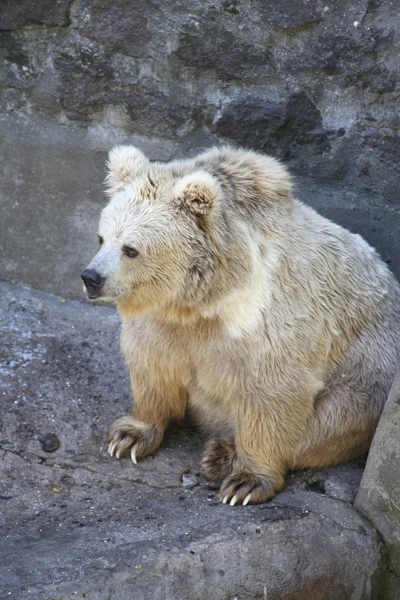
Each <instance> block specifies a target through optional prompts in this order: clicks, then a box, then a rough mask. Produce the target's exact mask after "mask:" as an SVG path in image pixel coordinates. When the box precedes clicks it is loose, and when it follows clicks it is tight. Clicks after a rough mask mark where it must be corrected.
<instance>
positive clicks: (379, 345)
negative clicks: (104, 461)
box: [82, 146, 400, 506]
mask: <svg viewBox="0 0 400 600" xmlns="http://www.w3.org/2000/svg"><path fill="white" fill-rule="evenodd" d="M106 187H107V194H108V196H109V197H110V200H109V203H108V204H107V205H106V206H105V208H104V209H103V211H102V213H101V217H100V225H99V233H98V237H99V242H100V249H99V251H98V253H97V254H96V255H95V257H94V258H93V260H92V262H91V263H90V264H89V266H88V267H87V269H85V271H84V272H83V273H82V279H83V282H84V284H83V285H84V290H85V292H86V294H87V296H88V298H89V299H91V300H96V299H98V298H102V299H107V300H111V301H113V302H115V303H116V306H117V308H118V311H119V313H120V315H121V320H122V332H121V345H122V349H123V352H124V355H125V359H126V363H127V365H128V368H129V373H130V378H131V384H132V391H133V396H134V408H133V411H132V413H131V414H130V415H128V416H123V417H121V418H119V419H117V420H116V421H115V423H114V424H113V425H111V428H110V430H109V437H108V442H109V446H108V451H109V454H110V455H111V457H116V458H117V459H119V458H120V457H122V456H124V455H127V454H129V453H130V456H131V459H132V461H133V463H135V464H136V463H137V460H138V459H141V458H143V457H145V456H146V455H148V454H150V453H153V452H155V451H156V450H157V448H158V447H159V446H160V444H161V441H162V439H163V435H164V432H165V430H166V428H167V426H168V424H169V423H170V421H171V420H176V419H182V418H183V417H184V415H185V413H186V410H187V409H189V411H190V412H191V413H192V414H193V415H194V417H195V418H196V420H197V421H198V422H199V424H200V426H201V427H202V428H203V430H204V431H205V432H207V435H208V441H207V442H206V445H205V451H204V455H203V458H202V461H201V473H202V475H203V477H204V478H205V480H206V482H207V483H208V484H209V485H210V486H214V487H218V488H219V497H220V500H221V501H222V502H223V503H224V504H227V503H229V504H230V505H231V506H234V505H239V504H241V505H247V504H256V503H260V502H265V501H268V500H269V499H271V498H272V497H273V496H274V495H275V494H276V493H277V492H279V491H280V490H281V489H282V488H283V487H284V484H285V475H286V473H287V472H288V471H289V470H291V469H299V468H315V467H326V466H329V465H334V464H338V463H341V462H346V461H349V460H351V459H355V458H357V457H360V456H362V455H364V454H366V453H367V451H368V448H369V445H370V442H371V439H372V437H373V434H374V431H375V428H376V425H377V423H378V420H379V417H380V414H381V412H382V409H383V407H384V404H385V399H386V396H387V393H388V391H389V388H390V386H391V382H392V380H393V379H394V376H395V373H396V370H397V367H398V364H399V360H400V286H399V284H398V283H397V281H396V280H395V278H394V276H393V275H392V274H391V272H390V271H389V269H388V268H387V266H386V264H385V263H384V262H383V261H382V260H381V259H380V257H379V256H378V254H377V253H376V252H375V250H374V249H373V248H372V247H371V246H370V245H369V244H368V243H367V242H366V241H364V239H363V238H362V237H360V235H358V234H353V233H350V232H349V231H347V230H346V229H344V228H342V227H341V226H339V225H337V224H334V223H333V222H331V221H329V220H328V219H326V218H324V217H322V216H321V215H319V214H318V213H317V212H316V211H315V210H313V209H312V208H311V207H309V206H308V205H306V204H304V203H302V202H300V201H298V200H297V199H295V198H294V197H293V194H292V182H291V177H290V175H289V173H288V171H287V170H286V168H285V167H284V166H283V165H282V164H281V163H280V162H279V161H278V160H276V159H274V158H271V157H268V156H264V155H262V154H259V153H256V152H253V151H250V150H244V149H240V148H233V147H229V146H228V147H216V148H212V149H209V150H207V151H204V152H203V153H201V154H199V155H198V156H196V157H195V158H190V159H185V160H174V161H172V162H166V163H162V162H151V161H150V160H149V159H148V158H147V157H146V156H145V154H144V153H143V152H141V151H140V150H139V149H138V148H135V147H133V146H117V147H115V148H114V149H112V150H111V152H110V154H109V159H108V175H107V178H106Z"/></svg>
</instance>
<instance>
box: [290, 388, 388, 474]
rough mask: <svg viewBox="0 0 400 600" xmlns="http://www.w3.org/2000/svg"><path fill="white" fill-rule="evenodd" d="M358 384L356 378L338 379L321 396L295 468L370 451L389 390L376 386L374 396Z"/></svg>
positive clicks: (343, 459)
mask: <svg viewBox="0 0 400 600" xmlns="http://www.w3.org/2000/svg"><path fill="white" fill-rule="evenodd" d="M357 387H358V386H355V385H354V382H352V381H349V382H343V383H338V384H337V385H336V386H334V387H333V388H332V389H331V390H330V391H329V392H328V393H325V394H323V395H322V396H321V397H320V398H319V399H318V400H317V404H316V406H315V409H314V413H313V415H312V416H311V417H310V420H309V422H308V424H307V428H306V431H305V433H304V436H303V439H302V441H301V443H300V445H299V448H298V451H297V453H296V460H295V468H300V469H305V468H318V467H327V466H330V465H335V464H340V463H345V462H348V461H350V460H355V459H356V458H360V457H362V456H363V455H365V454H367V452H368V449H369V446H370V444H371V441H372V438H373V435H374V432H375V429H376V426H377V424H378V421H379V415H380V412H381V409H382V407H383V398H384V396H385V393H384V392H383V391H382V390H380V389H378V387H376V388H375V390H373V391H372V390H371V394H372V393H373V394H374V396H375V397H374V398H372V397H371V394H369V393H367V392H365V391H362V390H361V389H360V388H358V389H357ZM377 396H379V397H380V399H379V398H377ZM379 407H381V408H379Z"/></svg>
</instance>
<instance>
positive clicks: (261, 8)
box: [0, 0, 400, 296]
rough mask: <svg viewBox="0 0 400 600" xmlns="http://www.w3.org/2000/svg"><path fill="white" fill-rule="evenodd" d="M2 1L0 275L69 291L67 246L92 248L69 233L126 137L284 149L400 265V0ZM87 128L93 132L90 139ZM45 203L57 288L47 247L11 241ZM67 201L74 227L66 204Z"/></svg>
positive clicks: (335, 207) (146, 142)
mask: <svg viewBox="0 0 400 600" xmlns="http://www.w3.org/2000/svg"><path fill="white" fill-rule="evenodd" d="M3 5H4V6H3ZM3 5H2V11H1V17H0V113H1V115H3V117H4V120H2V121H1V127H2V136H1V139H0V142H1V156H2V160H1V164H2V165H6V166H5V167H2V169H3V168H4V169H5V170H4V172H3V178H4V181H3V182H2V185H1V186H0V191H1V196H0V204H1V205H4V206H5V209H4V210H6V211H7V219H8V221H9V225H8V224H4V220H2V223H1V225H2V230H1V231H0V240H1V241H2V240H3V239H4V240H6V243H4V244H3V248H2V250H3V252H4V259H5V260H4V264H2V265H1V267H0V276H2V277H5V278H9V279H17V280H19V281H22V282H26V283H29V284H32V285H36V286H37V287H39V288H45V289H47V290H51V289H52V287H51V286H52V285H56V287H55V288H54V291H57V292H58V293H65V294H68V295H70V296H77V289H76V287H75V283H74V282H75V281H76V279H75V277H76V267H77V262H78V259H77V256H78V253H80V256H82V263H85V261H86V259H87V258H88V254H89V252H88V248H89V245H90V244H89V241H88V240H85V241H82V242H81V241H78V242H77V238H78V237H79V236H81V237H82V239H83V237H84V235H85V232H86V231H88V235H89V234H90V235H92V231H93V229H94V228H95V225H94V224H92V225H90V227H89V230H88V229H87V227H88V222H90V223H91V220H92V219H93V218H94V215H95V213H96V212H97V209H98V208H99V205H100V204H101V202H102V201H100V195H99V191H100V188H101V181H102V178H103V172H104V170H103V165H102V162H103V158H104V152H105V151H106V150H107V149H109V147H110V146H112V144H113V143H114V142H115V141H122V140H124V141H127V142H132V143H139V144H141V145H142V147H148V146H151V148H153V152H151V153H150V154H151V157H152V158H160V155H161V157H162V158H164V159H165V158H170V157H171V156H185V155H187V154H188V153H194V152H197V151H198V150H201V149H202V148H204V147H207V146H210V145H211V144H214V143H216V142H230V143H240V144H243V145H245V146H249V147H251V148H255V149H258V150H262V151H264V152H267V153H271V154H273V155H275V156H278V157H280V158H281V159H282V160H284V161H285V162H286V163H287V164H288V166H289V167H290V169H291V171H292V172H293V173H294V175H295V177H296V181H297V183H298V187H299V189H300V192H301V193H303V194H304V195H305V197H308V196H309V197H310V198H309V199H310V200H311V202H312V203H313V204H314V205H315V206H317V208H319V209H320V210H321V211H322V212H323V213H325V214H327V215H328V216H332V215H334V216H335V218H336V220H338V221H339V222H340V223H342V224H344V225H346V226H347V227H349V228H350V229H352V230H353V231H358V232H360V233H361V234H363V235H364V236H365V237H366V238H367V239H368V240H369V241H371V242H372V243H373V244H374V245H376V246H377V247H378V250H379V251H380V252H381V253H382V255H383V258H384V259H385V260H386V261H388V262H389V264H391V265H392V267H393V269H394V271H395V272H396V274H397V275H398V276H399V275H400V260H399V255H400V246H399V238H398V236H397V235H395V232H396V231H397V230H398V228H399V226H400V216H399V215H400V206H399V201H398V189H399V185H400V151H399V149H400V118H399V114H398V103H399V88H400V63H399V61H398V55H399V50H400V48H399V44H400V42H399V36H398V31H399V29H400V14H399V10H398V6H397V3H396V2H394V1H393V0H355V1H354V2H348V1H347V0H335V1H332V0H327V1H322V0H299V1H298V2H291V1H290V0H284V1H282V2H275V1H272V0H268V1H263V2H261V1H250V0H240V1H239V0H216V1H215V0H204V1H203V0H202V1H200V0H195V1H192V2H188V1H183V2H182V0H180V1H179V2H178V1H177V0H169V1H168V2H164V3H161V2H157V1H153V0H152V1H147V0H137V1H136V2H135V3H134V4H132V2H129V1H128V0H115V1H113V2H106V0H75V1H74V2H69V1H67V0H58V1H57V2H53V3H50V2H48V0H46V1H41V2H27V1H25V0H24V1H23V2H11V1H10V0H7V1H6V2H5V3H4V2H3ZM1 19H2V21H1ZM7 123H8V125H7ZM3 130H4V134H3ZM94 131H95V132H99V131H101V142H100V140H99V137H97V142H96V143H94V144H93V135H94V133H93V132H94ZM66 146H68V148H69V151H67V150H66ZM7 164H9V165H10V167H9V168H8V167H7ZM11 167H12V168H11ZM27 174H29V177H28V176H27ZM38 180H40V181H41V185H39V184H38ZM47 182H49V186H46V183H47ZM3 190H6V191H3ZM307 190H308V191H307ZM22 197H24V198H29V206H28V207H27V208H26V210H25V215H24V216H23V218H19V217H20V211H19V210H17V211H15V212H13V211H9V206H10V205H12V206H14V205H15V203H16V202H20V201H21V198H22ZM52 202H55V203H56V204H57V209H58V208H60V206H59V204H61V203H62V207H61V208H60V210H59V211H58V212H57V214H53V216H52V232H48V233H47V235H46V239H47V243H48V246H49V247H51V248H52V252H53V255H54V256H60V254H61V253H62V254H64V259H63V264H64V265H65V267H64V268H65V273H64V281H65V285H64V289H65V292H64V291H63V290H62V289H61V285H57V284H54V271H53V269H52V268H49V269H47V270H46V261H47V260H48V259H49V258H50V262H51V267H53V263H54V259H53V258H52V257H51V256H50V257H49V254H50V252H39V250H36V249H35V250H32V247H31V248H30V250H32V255H31V256H28V257H27V256H26V254H27V251H26V248H27V245H26V244H25V246H24V248H23V249H21V246H22V245H23V242H22V240H23V239H24V234H25V230H26V221H27V220H29V224H30V231H31V236H32V237H33V238H34V239H35V240H42V239H43V225H42V222H41V218H42V217H43V216H44V213H46V216H48V215H50V209H51V207H52ZM45 207H46V208H45ZM77 207H79V208H78V211H79V218H78V220H79V222H80V223H81V230H80V233H79V236H78V235H77V233H78V232H77V229H76V222H77V221H74V223H73V217H70V218H68V217H67V215H70V216H71V215H76V211H77ZM53 208H54V205H53ZM96 219H97V215H96ZM47 229H49V228H47ZM66 239H70V240H73V241H74V244H75V245H74V249H75V252H74V253H71V252H67V253H66V252H65V248H66ZM37 243H38V242H37ZM22 250H23V251H22ZM83 259H84V260H83Z"/></svg>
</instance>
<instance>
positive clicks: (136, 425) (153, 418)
mask: <svg viewBox="0 0 400 600" xmlns="http://www.w3.org/2000/svg"><path fill="white" fill-rule="evenodd" d="M159 373H160V376H159V377H153V378H152V377H151V374H150V373H149V372H148V371H144V370H142V369H140V368H135V369H131V371H130V375H131V384H132V391H133V396H134V399H135V402H134V409H133V411H132V413H131V414H130V415H128V416H126V417H121V418H120V419H117V420H116V421H115V422H114V423H113V424H112V425H111V427H110V429H109V433H108V442H109V446H108V452H109V454H110V456H114V455H115V457H116V458H120V457H121V456H124V455H126V454H128V452H130V455H131V459H132V462H134V463H135V464H136V463H137V459H138V458H143V457H144V456H146V455H147V454H151V453H152V452H154V451H155V450H157V448H158V447H159V446H160V444H161V442H162V439H163V436H164V432H165V430H166V428H167V426H168V423H169V422H170V421H171V419H177V418H181V417H183V416H184V414H185V409H186V392H185V390H184V389H183V388H182V387H180V385H179V384H178V383H177V382H172V381H169V380H167V379H166V378H164V379H161V377H162V372H161V370H160V371H159Z"/></svg>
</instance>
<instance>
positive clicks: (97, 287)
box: [81, 269, 105, 300]
mask: <svg viewBox="0 0 400 600" xmlns="http://www.w3.org/2000/svg"><path fill="white" fill-rule="evenodd" d="M81 277H82V279H83V283H84V286H85V288H86V292H87V295H88V296H89V298H90V299H91V300H94V299H95V298H99V296H100V295H101V289H102V287H103V283H104V282H105V278H104V277H102V276H101V275H100V273H98V272H97V271H95V270H94V269H85V270H84V271H83V273H82V275H81Z"/></svg>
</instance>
